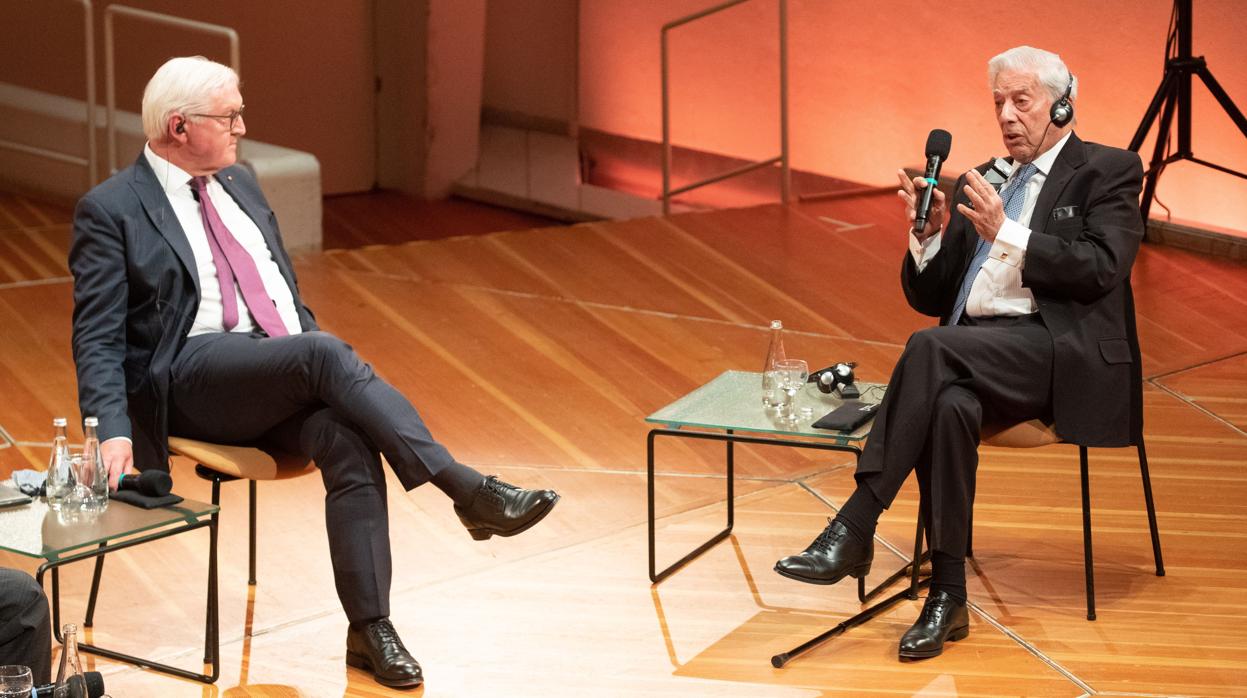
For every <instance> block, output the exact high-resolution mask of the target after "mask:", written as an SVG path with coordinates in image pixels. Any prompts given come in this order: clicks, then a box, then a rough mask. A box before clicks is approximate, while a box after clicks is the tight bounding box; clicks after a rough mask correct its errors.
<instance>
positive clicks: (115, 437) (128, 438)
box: [100, 253, 895, 446]
mask: <svg viewBox="0 0 1247 698" xmlns="http://www.w3.org/2000/svg"><path fill="white" fill-rule="evenodd" d="M893 254H895V253H893ZM110 441H124V442H126V443H128V444H130V445H131V446H133V445H134V440H133V439H131V438H130V437H128V436H114V437H113V438H111V439H104V440H103V441H101V442H100V443H108V442H110Z"/></svg>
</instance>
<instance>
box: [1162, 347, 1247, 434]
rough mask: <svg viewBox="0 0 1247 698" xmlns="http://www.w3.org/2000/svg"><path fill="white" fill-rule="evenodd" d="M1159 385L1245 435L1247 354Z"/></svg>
mask: <svg viewBox="0 0 1247 698" xmlns="http://www.w3.org/2000/svg"><path fill="white" fill-rule="evenodd" d="M1158 382H1159V383H1160V384H1161V385H1163V386H1165V387H1167V388H1170V389H1172V390H1175V391H1177V392H1178V394H1179V395H1181V396H1182V397H1184V398H1186V399H1188V400H1190V401H1191V402H1194V403H1195V404H1197V405H1199V406H1200V407H1203V408H1204V409H1206V410H1208V411H1209V412H1212V413H1213V414H1215V415H1216V416H1218V417H1220V418H1221V419H1224V420H1225V421H1226V422H1229V423H1230V424H1233V425H1234V426H1236V427H1238V428H1239V429H1240V430H1242V431H1244V432H1247V354H1239V355H1238V356H1232V357H1230V358H1228V359H1225V360H1223V361H1217V362H1214V363H1211V364H1208V365H1206V366H1199V367H1196V368H1192V369H1190V370H1188V371H1183V372H1181V373H1177V374H1174V375H1172V376H1167V377H1165V378H1162V379H1160V380H1159V381H1158Z"/></svg>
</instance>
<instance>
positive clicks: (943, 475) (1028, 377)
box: [856, 314, 1052, 559]
mask: <svg viewBox="0 0 1247 698" xmlns="http://www.w3.org/2000/svg"><path fill="white" fill-rule="evenodd" d="M965 322H966V323H968V324H962V325H957V326H941V327H931V328H928V329H925V330H921V331H918V332H915V333H914V334H913V335H912V336H910V338H909V342H908V343H907V344H906V346H905V351H904V352H903V353H902V354H901V358H900V360H899V361H898V362H897V364H896V367H895V368H894V369H893V371H892V377H891V379H889V382H888V390H887V393H886V394H885V396H884V399H883V402H882V403H881V404H880V406H879V411H878V414H877V416H876V417H875V423H874V425H873V426H872V427H871V431H870V438H869V440H868V441H867V443H866V447H865V449H864V450H863V452H862V457H861V460H860V461H859V463H858V468H857V475H856V477H857V480H858V483H859V484H863V485H866V486H868V487H870V489H871V491H872V492H873V493H874V495H875V497H876V498H877V499H878V500H879V502H880V503H881V504H883V506H884V507H885V508H887V507H889V506H891V504H892V501H893V500H894V499H895V498H896V495H897V492H899V491H900V488H901V485H902V484H904V482H905V480H906V479H907V478H908V477H909V473H910V472H912V471H916V475H917V478H918V486H919V490H920V493H921V497H922V502H923V505H922V515H923V520H924V521H925V522H926V526H927V535H928V541H929V545H930V548H931V550H932V551H938V552H942V553H945V554H947V555H950V556H952V557H955V558H959V559H960V558H964V557H965V554H966V541H967V539H968V535H969V520H970V510H971V507H972V505H973V502H974V488H975V476H976V472H977V469H978V446H979V435H980V432H981V431H982V428H983V425H984V424H989V425H990V424H1000V425H1007V424H1013V423H1017V422H1022V421H1026V420H1029V419H1045V420H1046V419H1049V418H1050V415H1051V412H1052V397H1051V393H1052V337H1051V335H1050V333H1049V332H1048V329H1047V328H1046V327H1045V326H1044V324H1043V321H1042V320H1041V319H1040V317H1039V315H1038V314H1032V315H1023V316H1020V317H1000V318H979V319H972V318H966V319H965Z"/></svg>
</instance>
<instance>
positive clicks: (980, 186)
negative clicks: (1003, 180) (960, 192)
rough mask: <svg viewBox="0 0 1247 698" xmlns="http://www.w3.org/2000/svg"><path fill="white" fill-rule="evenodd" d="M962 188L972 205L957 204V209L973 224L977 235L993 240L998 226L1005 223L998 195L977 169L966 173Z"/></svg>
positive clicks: (1003, 208) (1002, 207)
mask: <svg viewBox="0 0 1247 698" xmlns="http://www.w3.org/2000/svg"><path fill="white" fill-rule="evenodd" d="M963 189H964V191H965V193H966V196H967V197H969V199H970V203H971V204H973V206H974V207H973V208H971V207H969V206H966V205H965V204H957V210H958V211H960V212H961V215H963V216H965V217H966V218H967V219H968V220H969V221H970V222H971V223H973V224H974V229H975V230H977V231H978V234H979V237H981V238H983V239H984V240H986V241H988V242H995V241H996V233H998V232H1000V227H1001V226H1002V225H1004V223H1005V206H1004V202H1003V201H1002V200H1001V199H1000V195H999V194H997V193H996V190H995V188H993V187H992V185H991V184H988V182H987V180H986V179H983V175H981V174H979V173H978V171H977V170H970V172H968V173H967V174H966V185H965V187H963Z"/></svg>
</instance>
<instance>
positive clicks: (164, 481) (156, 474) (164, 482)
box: [138, 470, 173, 497]
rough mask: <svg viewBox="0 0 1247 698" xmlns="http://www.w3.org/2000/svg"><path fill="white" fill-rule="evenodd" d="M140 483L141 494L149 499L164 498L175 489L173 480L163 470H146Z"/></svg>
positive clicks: (141, 475) (140, 475)
mask: <svg viewBox="0 0 1247 698" xmlns="http://www.w3.org/2000/svg"><path fill="white" fill-rule="evenodd" d="M138 481H139V482H138V484H139V492H142V493H143V494H145V495H147V496H148V497H163V496H165V495H166V494H169V492H170V491H171V490H172V489H173V478H172V477H170V476H169V473H166V472H165V471H163V470H144V471H143V472H141V473H139V477H138Z"/></svg>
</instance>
